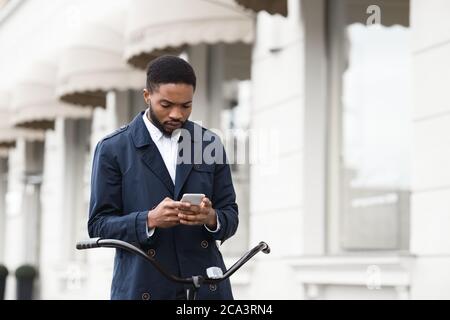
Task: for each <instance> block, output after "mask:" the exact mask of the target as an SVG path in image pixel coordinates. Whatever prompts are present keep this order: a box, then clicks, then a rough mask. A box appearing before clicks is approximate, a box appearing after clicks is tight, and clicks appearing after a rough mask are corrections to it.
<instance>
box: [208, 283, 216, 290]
mask: <svg viewBox="0 0 450 320" xmlns="http://www.w3.org/2000/svg"><path fill="white" fill-rule="evenodd" d="M209 290H211V291H216V290H217V284H210V285H209Z"/></svg>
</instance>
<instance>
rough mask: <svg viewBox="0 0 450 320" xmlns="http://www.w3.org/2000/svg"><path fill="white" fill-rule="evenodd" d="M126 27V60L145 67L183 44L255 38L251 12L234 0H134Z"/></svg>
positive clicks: (251, 39)
mask: <svg viewBox="0 0 450 320" xmlns="http://www.w3.org/2000/svg"><path fill="white" fill-rule="evenodd" d="M131 4H132V5H131V6H130V10H129V12H128V18H127V26H126V43H125V59H126V60H127V61H128V63H130V64H131V65H133V66H135V67H138V68H141V69H145V67H146V65H147V63H148V62H149V61H151V60H152V59H154V58H155V57H157V56H159V55H161V54H164V53H170V54H179V53H180V52H181V51H182V50H183V48H184V47H185V46H186V45H195V44H199V43H207V44H214V43H220V42H224V43H237V42H242V43H247V44H251V43H252V42H253V39H254V15H253V13H251V12H248V11H246V10H244V9H243V8H241V7H239V6H238V5H237V4H236V3H235V2H234V0H188V1H187V0H165V1H158V0H134V1H132V2H131Z"/></svg>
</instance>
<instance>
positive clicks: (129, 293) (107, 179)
mask: <svg viewBox="0 0 450 320" xmlns="http://www.w3.org/2000/svg"><path fill="white" fill-rule="evenodd" d="M195 86H196V76H195V73H194V70H193V69H192V67H191V66H190V65H189V64H188V63H187V62H186V61H184V60H183V59H180V58H178V57H175V56H162V57H160V58H157V59H155V60H153V61H152V62H151V63H150V64H149V66H148V68H147V87H146V89H144V100H145V102H146V104H147V105H148V108H147V110H146V111H143V112H141V113H140V114H138V115H137V116H136V117H135V119H134V120H133V121H132V122H131V123H130V124H128V125H126V126H124V127H122V128H120V129H119V130H117V131H116V132H114V133H113V134H111V135H109V136H107V137H106V138H104V139H103V140H102V141H100V142H99V143H98V145H97V147H96V150H95V154H94V161H93V171H92V182H91V201H90V212H89V221H88V229H89V235H90V237H102V238H113V239H120V240H123V241H126V242H129V243H132V244H134V245H136V246H138V247H140V248H141V249H143V250H145V251H146V252H147V254H148V255H150V256H151V257H154V258H155V259H156V260H157V261H158V262H160V263H161V264H162V265H164V266H165V267H166V268H167V270H168V272H170V273H172V274H175V275H178V276H180V277H189V276H192V275H206V269H207V268H209V267H212V266H217V267H220V268H221V269H222V270H223V271H225V265H224V262H223V258H222V255H221V253H220V252H219V249H218V247H217V245H216V241H221V242H223V241H225V240H226V239H228V238H229V237H231V236H232V235H233V234H234V233H235V232H236V229H237V226H238V207H237V205H236V201H235V192H234V187H233V183H232V179H231V172H230V167H229V165H228V164H227V162H226V156H225V152H224V150H223V146H222V144H221V143H220V141H219V139H218V137H217V136H215V135H214V134H212V133H211V132H210V131H208V130H206V129H204V128H202V127H200V126H199V125H197V124H194V123H193V122H191V121H189V120H188V118H189V115H190V114H191V111H192V102H193V95H194V91H195ZM212 146H214V147H215V148H212ZM209 150H214V151H213V152H207V151H209ZM199 156H200V157H199ZM208 157H209V158H212V160H213V161H210V160H211V159H206V158H208ZM199 159H200V160H199ZM206 160H208V161H206ZM184 193H203V194H205V195H206V197H205V198H203V200H202V202H201V204H200V205H190V204H188V203H186V202H180V201H179V200H180V199H181V197H182V196H183V194H184ZM111 298H112V299H144V300H149V299H183V298H185V296H184V290H183V287H182V286H181V285H177V284H175V283H173V282H170V281H169V280H167V279H166V278H164V277H163V276H162V275H161V274H160V273H159V272H158V271H157V270H156V269H155V268H154V267H153V266H152V265H150V264H149V263H148V262H146V261H145V260H144V259H142V258H140V257H138V256H135V255H132V254H130V253H128V252H126V251H124V250H121V249H117V251H116V256H115V260H114V273H113V280H112V286H111ZM198 298H199V299H233V296H232V292H231V286H230V283H229V281H223V282H222V283H220V284H219V285H206V286H202V287H201V288H200V290H199V292H198Z"/></svg>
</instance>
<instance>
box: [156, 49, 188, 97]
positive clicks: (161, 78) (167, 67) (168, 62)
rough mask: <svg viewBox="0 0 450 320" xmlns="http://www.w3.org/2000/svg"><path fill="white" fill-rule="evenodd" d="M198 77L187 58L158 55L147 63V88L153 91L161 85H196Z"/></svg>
mask: <svg viewBox="0 0 450 320" xmlns="http://www.w3.org/2000/svg"><path fill="white" fill-rule="evenodd" d="M196 82H197V78H196V76H195V72H194V69H193V68H192V67H191V65H190V64H189V63H188V62H186V61H185V60H183V59H181V58H179V57H177V56H171V55H164V56H161V57H158V58H156V59H154V60H152V61H150V63H149V64H148V65H147V90H149V91H150V92H153V91H154V90H157V89H158V88H159V85H161V84H166V83H184V84H188V85H191V86H193V87H194V91H195V86H196Z"/></svg>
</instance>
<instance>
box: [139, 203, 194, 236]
mask: <svg viewBox="0 0 450 320" xmlns="http://www.w3.org/2000/svg"><path fill="white" fill-rule="evenodd" d="M183 206H188V204H185V203H182V202H180V201H174V200H172V199H170V198H169V197H166V198H165V199H164V200H163V201H161V202H160V203H159V204H158V206H157V207H156V208H154V209H153V210H150V211H149V212H148V214H147V225H148V227H149V228H150V229H153V228H155V227H157V228H170V227H173V226H176V225H178V224H179V223H180V218H179V217H178V214H179V211H178V208H181V207H183Z"/></svg>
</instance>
